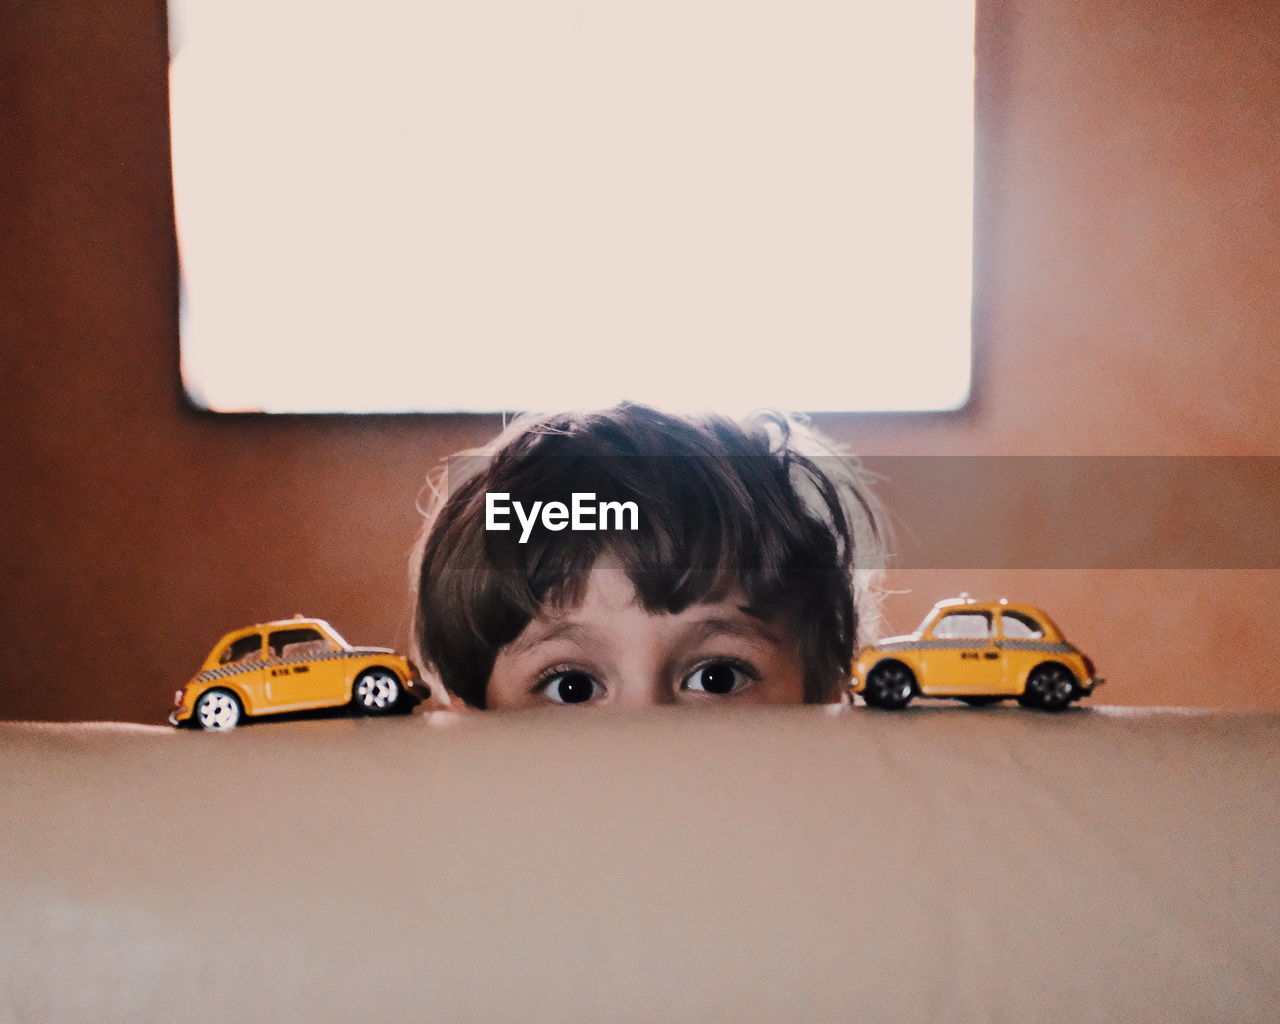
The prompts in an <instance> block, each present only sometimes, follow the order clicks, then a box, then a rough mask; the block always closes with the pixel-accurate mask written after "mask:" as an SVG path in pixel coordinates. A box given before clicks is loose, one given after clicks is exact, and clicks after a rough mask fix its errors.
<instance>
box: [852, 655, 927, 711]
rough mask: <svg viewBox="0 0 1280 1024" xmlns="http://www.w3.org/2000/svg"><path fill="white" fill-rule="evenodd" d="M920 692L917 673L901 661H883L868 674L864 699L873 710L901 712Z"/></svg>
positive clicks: (863, 693)
mask: <svg viewBox="0 0 1280 1024" xmlns="http://www.w3.org/2000/svg"><path fill="white" fill-rule="evenodd" d="M917 692H918V687H917V686H916V677H915V673H914V672H912V671H911V669H909V668H907V666H906V665H904V664H902V662H900V661H881V662H877V663H876V664H875V665H873V666H872V667H871V671H870V672H868V673H867V685H866V687H865V688H864V689H863V691H862V699H863V700H865V701H866V702H867V703H868V704H869V705H871V707H873V708H883V709H884V710H886V711H900V710H901V709H902V708H905V707H906V706H907V705H908V704H910V703H911V698H912V697H914V696H915V695H916V693H917Z"/></svg>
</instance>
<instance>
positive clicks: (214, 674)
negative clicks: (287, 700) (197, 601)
mask: <svg viewBox="0 0 1280 1024" xmlns="http://www.w3.org/2000/svg"><path fill="white" fill-rule="evenodd" d="M371 653H372V652H370V651H327V652H325V653H324V654H306V655H302V656H300V657H297V658H265V659H263V660H261V661H238V662H236V663H235V664H234V665H220V666H219V667H218V668H211V669H209V670H208V671H207V672H201V673H200V674H199V675H198V676H196V677H195V679H194V680H193V682H197V683H207V682H209V681H211V680H214V679H226V678H227V676H238V675H243V674H244V673H245V672H258V671H261V670H262V669H264V668H279V667H280V666H281V665H302V664H310V663H313V662H317V661H337V660H341V659H343V658H367V657H369V656H370V654H371ZM379 653H380V652H379Z"/></svg>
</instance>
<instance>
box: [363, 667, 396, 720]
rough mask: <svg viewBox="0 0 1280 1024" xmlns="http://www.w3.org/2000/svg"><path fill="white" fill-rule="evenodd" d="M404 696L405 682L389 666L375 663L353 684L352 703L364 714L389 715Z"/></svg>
mask: <svg viewBox="0 0 1280 1024" xmlns="http://www.w3.org/2000/svg"><path fill="white" fill-rule="evenodd" d="M403 696H404V684H403V683H401V682H400V677H399V676H398V675H396V674H395V673H394V672H392V671H391V669H389V668H382V667H381V666H377V665H375V666H374V667H373V668H367V669H365V670H364V671H363V672H361V673H360V674H359V675H358V676H356V681H355V682H354V683H352V684H351V703H352V704H353V705H354V706H355V709H356V710H357V711H359V712H360V713H361V714H364V715H389V714H391V712H393V711H394V710H395V709H396V708H397V707H398V706H399V704H400V699H401V698H402V697H403Z"/></svg>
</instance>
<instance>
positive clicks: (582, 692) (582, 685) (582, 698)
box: [542, 672, 604, 704]
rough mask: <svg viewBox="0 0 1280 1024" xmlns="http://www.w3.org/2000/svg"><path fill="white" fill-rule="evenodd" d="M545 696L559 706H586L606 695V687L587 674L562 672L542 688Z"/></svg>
mask: <svg viewBox="0 0 1280 1024" xmlns="http://www.w3.org/2000/svg"><path fill="white" fill-rule="evenodd" d="M542 693H543V695H544V696H545V697H546V698H547V699H548V700H551V701H555V702H556V703H557V704H584V703H586V702H587V701H589V700H593V699H595V698H596V697H599V696H600V695H601V694H603V693H604V687H603V686H601V685H600V684H599V683H597V682H596V681H595V680H594V679H592V678H591V677H590V676H589V675H587V674H586V673H585V672H560V673H558V674H557V675H554V676H552V677H551V678H550V679H548V680H547V682H546V683H545V684H544V685H543V687H542Z"/></svg>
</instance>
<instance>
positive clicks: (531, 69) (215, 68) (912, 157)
mask: <svg viewBox="0 0 1280 1024" xmlns="http://www.w3.org/2000/svg"><path fill="white" fill-rule="evenodd" d="M973 24H974V8H973V0H904V2H902V3H864V2H856V0H854V2H849V0H844V2H832V0H785V2H784V0H766V2H763V3H752V4H744V3H739V2H731V0H479V2H476V0H419V2H416V3H410V2H406V0H366V2H364V3H361V4H350V3H347V4H329V3H320V4H316V3H303V2H301V0H253V2H248V0H173V2H172V3H171V26H172V33H173V51H174V58H173V64H172V71H171V86H172V120H173V129H172V130H173V159H174V183H175V192H176V200H177V215H178V233H179V244H180V252H181V259H182V275H183V307H182V320H181V341H182V371H183V378H184V382H185V385H186V388H187V390H188V392H189V394H190V395H191V396H192V398H193V399H194V400H195V401H196V402H198V403H199V404H201V405H204V406H207V407H209V408H211V409H216V410H221V411H244V410H266V411H271V412H323V411H351V412H363V411H407V410H424V411H450V410H471V411H498V410H520V409H555V408H565V407H575V406H590V405H598V404H605V403H611V402H613V401H616V400H619V399H622V398H631V399H635V400H639V401H649V402H654V403H657V404H660V405H664V406H668V407H674V408H686V407H716V408H725V409H729V410H733V409H737V408H742V407H748V408H749V407H756V406H761V405H767V406H776V407H781V408H787V409H796V410H808V411H824V410H890V409H892V410H917V409H947V408H954V407H957V406H959V405H961V404H963V403H964V401H965V400H966V398H967V395H968V392H969V385H970V380H969V374H970V299H971V293H972V270H971V249H972V211H973V202H972V193H973Z"/></svg>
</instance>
